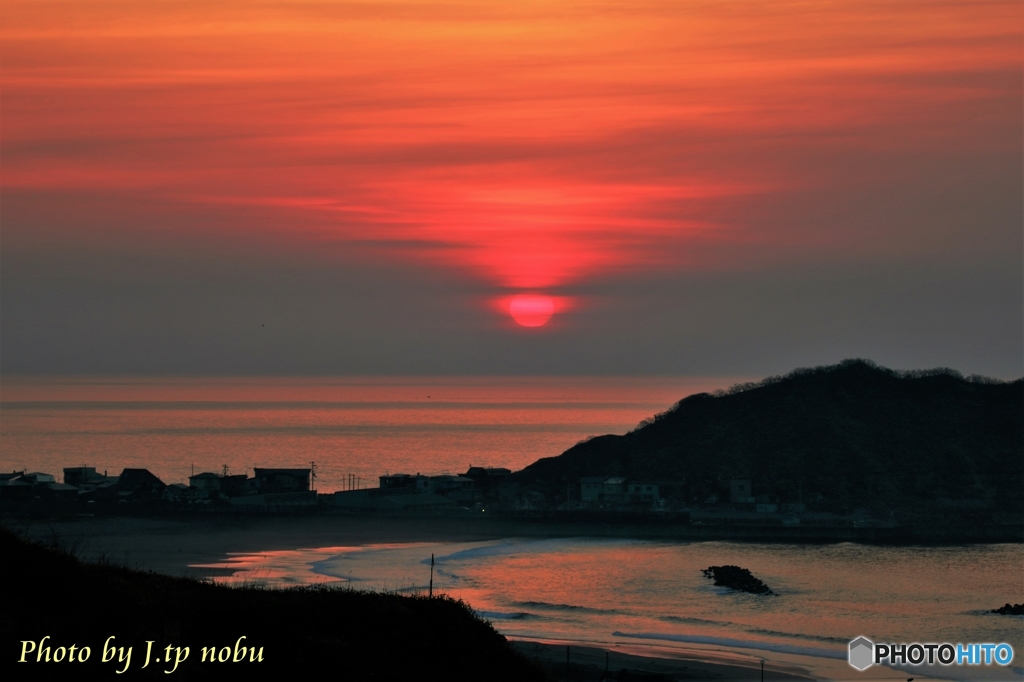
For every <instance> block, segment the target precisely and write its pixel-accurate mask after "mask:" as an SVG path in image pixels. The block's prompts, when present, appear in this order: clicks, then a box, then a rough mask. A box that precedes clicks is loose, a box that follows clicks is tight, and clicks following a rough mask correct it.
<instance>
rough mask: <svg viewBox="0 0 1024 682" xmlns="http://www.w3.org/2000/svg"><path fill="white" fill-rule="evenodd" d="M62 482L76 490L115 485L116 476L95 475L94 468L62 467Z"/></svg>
mask: <svg viewBox="0 0 1024 682" xmlns="http://www.w3.org/2000/svg"><path fill="white" fill-rule="evenodd" d="M64 482H65V483H67V484H68V485H73V486H76V487H78V488H81V487H83V486H98V485H102V484H103V483H117V476H107V472H106V471H104V472H103V473H102V474H98V473H96V468H95V467H64Z"/></svg>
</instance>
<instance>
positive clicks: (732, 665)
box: [12, 516, 1019, 680]
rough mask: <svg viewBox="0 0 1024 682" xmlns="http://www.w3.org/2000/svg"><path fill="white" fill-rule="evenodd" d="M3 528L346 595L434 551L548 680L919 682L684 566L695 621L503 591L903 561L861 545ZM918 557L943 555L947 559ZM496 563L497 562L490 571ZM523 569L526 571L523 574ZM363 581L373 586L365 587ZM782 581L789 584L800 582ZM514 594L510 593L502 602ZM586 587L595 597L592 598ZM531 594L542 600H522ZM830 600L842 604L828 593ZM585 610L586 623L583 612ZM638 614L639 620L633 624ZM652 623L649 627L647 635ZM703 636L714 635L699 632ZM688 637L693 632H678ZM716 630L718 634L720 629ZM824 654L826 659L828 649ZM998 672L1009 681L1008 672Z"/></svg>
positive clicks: (125, 559) (440, 568)
mask: <svg viewBox="0 0 1024 682" xmlns="http://www.w3.org/2000/svg"><path fill="white" fill-rule="evenodd" d="M15 525H17V524H15ZM516 526H519V527H518V528H517V527H516ZM12 529H13V530H15V531H19V530H20V531H22V532H24V533H25V534H27V535H28V536H29V537H32V538H34V539H37V540H41V541H52V540H53V539H54V538H56V539H57V542H58V544H62V545H63V546H64V547H66V548H68V549H69V550H71V551H73V552H75V553H77V554H78V556H80V557H82V558H84V559H87V560H103V561H108V562H111V563H115V564H119V565H125V566H128V567H130V568H135V569H140V570H151V571H156V572H159V573H164V574H168V575H177V576H181V575H186V576H191V577H196V578H204V579H210V580H216V581H218V582H228V583H232V582H235V584H244V583H246V582H251V581H252V580H254V579H255V580H260V579H266V578H268V577H270V578H274V579H273V580H270V581H269V584H270V585H271V586H287V585H289V584H306V583H309V582H317V581H320V580H324V581H331V580H335V581H338V580H341V581H349V583H348V586H349V587H353V588H356V589H381V586H383V589H389V590H397V591H402V592H410V593H425V592H426V590H427V576H428V575H429V573H428V571H429V570H430V566H429V557H430V556H431V555H432V554H435V553H436V554H437V571H436V574H433V577H434V579H435V580H436V583H435V589H437V590H438V592H441V593H446V594H449V595H450V596H453V597H455V598H456V599H464V600H465V601H466V602H467V603H468V604H470V605H471V606H472V607H473V608H474V609H476V610H477V612H478V613H479V614H480V615H481V616H482V617H484V618H486V619H488V620H490V621H491V622H492V623H493V624H494V625H495V627H497V628H498V630H499V631H500V632H502V633H503V634H505V636H506V637H508V638H509V639H510V640H511V641H513V642H515V645H516V647H517V649H519V650H520V651H521V652H523V653H524V654H526V655H529V656H531V657H533V658H537V659H538V660H539V661H541V662H546V663H545V665H547V666H549V667H551V666H554V667H552V668H551V669H552V670H556V668H557V671H562V672H558V674H557V675H556V677H560V676H561V675H562V673H563V672H564V664H565V654H566V647H567V646H568V647H570V665H571V666H580V669H581V670H583V669H586V670H590V671H591V672H593V673H594V674H595V675H598V674H600V673H601V671H603V669H604V668H603V666H604V661H605V656H606V655H607V656H608V658H609V659H610V661H611V662H612V663H614V662H615V661H618V663H617V665H618V666H619V668H626V669H629V670H633V671H648V672H651V673H654V674H665V675H671V676H673V677H674V678H676V679H760V672H761V671H760V660H765V661H766V665H765V675H766V677H765V679H799V678H804V679H826V678H827V679H901V680H905V679H907V677H909V676H913V677H915V679H917V680H923V679H929V677H928V676H927V675H923V674H921V672H920V671H918V670H914V671H912V672H911V673H909V674H908V673H905V672H903V671H894V670H891V669H889V668H885V667H880V666H875V667H873V668H871V669H869V670H868V671H866V672H864V673H858V672H857V671H854V670H853V669H852V668H850V667H849V666H848V664H847V663H846V661H845V655H844V654H843V653H842V652H843V650H844V646H845V644H844V643H839V642H837V641H835V638H831V639H828V641H826V639H822V638H818V639H821V642H819V643H817V644H815V641H814V640H815V636H814V635H810V639H807V636H806V635H805V636H802V640H803V642H804V644H801V641H799V640H793V644H787V643H786V642H787V641H789V640H787V639H785V638H791V637H793V636H794V635H786V634H784V632H785V631H791V632H794V633H795V632H798V631H800V627H801V626H802V627H804V628H805V629H806V628H807V627H813V626H809V625H808V623H813V618H812V614H806V615H799V614H796V615H794V616H787V615H786V612H785V611H783V612H778V613H777V614H776V615H775V616H770V617H769V618H768V620H767V621H765V616H758V615H757V613H759V610H761V608H762V607H761V606H758V604H769V605H770V604H771V603H773V602H758V601H757V598H756V597H753V596H751V595H746V596H744V595H737V594H724V593H722V592H721V590H720V588H712V586H711V585H710V584H707V585H704V584H703V583H700V581H702V580H703V579H702V578H694V577H693V576H690V574H691V573H699V572H698V571H695V570H691V569H686V570H685V571H683V573H678V571H675V572H673V573H672V575H678V576H679V577H678V578H671V577H670V581H671V582H672V583H677V582H678V581H679V580H682V582H679V583H678V584H679V587H677V588H675V591H676V592H678V590H684V591H685V590H689V589H692V588H690V587H687V586H686V583H687V581H689V582H690V583H693V582H694V580H697V581H698V583H699V584H697V586H696V589H698V590H701V591H703V592H702V593H703V594H704V597H703V599H704V600H705V601H707V604H709V606H706V607H704V608H705V612H704V613H701V611H700V609H701V608H702V607H701V606H700V604H698V603H697V602H686V603H687V604H689V605H688V606H686V605H683V606H680V605H677V606H676V607H674V608H675V609H676V610H674V611H671V612H670V613H667V615H665V616H664V617H660V619H658V618H656V619H654V620H651V617H653V616H651V614H649V613H647V611H649V609H650V608H651V606H650V603H649V602H650V597H645V598H644V599H646V600H647V602H644V601H643V600H641V601H640V602H634V603H633V606H629V604H627V603H626V602H628V601H629V599H631V598H632V597H631V596H630V593H631V592H633V591H635V589H636V587H635V584H636V583H635V578H630V576H628V575H621V576H617V577H616V576H611V577H610V578H609V579H610V580H613V581H615V584H616V585H617V586H621V587H622V588H623V589H622V593H623V596H622V597H621V599H622V600H625V601H623V602H622V605H621V607H620V606H618V605H613V608H611V609H609V608H607V607H605V606H602V607H601V608H582V607H581V606H573V605H572V604H573V603H576V604H587V603H590V602H588V601H587V597H581V596H580V595H579V594H577V595H576V596H570V597H559V596H557V595H556V596H551V595H548V596H544V595H543V594H542V593H543V589H542V588H540V587H538V584H530V585H516V584H513V583H515V581H516V580H518V579H520V578H519V576H529V575H531V573H530V572H531V571H534V572H536V571H537V570H538V569H537V566H538V565H540V566H543V565H544V564H545V563H549V564H552V565H554V566H558V567H559V568H558V569H557V571H556V572H555V574H553V575H565V576H567V579H568V580H569V581H570V582H571V581H573V580H577V581H579V582H580V583H581V584H586V582H587V580H592V579H593V578H592V577H588V576H587V570H588V566H591V565H593V566H600V567H604V568H601V571H606V570H607V566H608V563H607V562H608V558H609V557H618V556H625V557H628V558H627V559H626V560H625V561H623V562H620V561H618V560H616V561H615V562H614V563H615V565H620V564H624V565H627V566H628V565H629V564H630V563H631V562H632V563H635V564H636V565H637V568H636V570H637V571H641V573H637V575H641V576H643V581H642V582H643V583H644V588H643V589H647V588H648V585H647V584H648V583H649V585H652V586H657V585H660V584H663V583H664V582H665V576H664V575H659V574H658V573H657V570H656V567H650V568H642V567H643V566H644V562H645V561H647V560H648V557H649V556H650V555H651V553H652V552H653V553H655V554H658V553H662V554H663V553H664V552H665V551H670V550H671V551H674V550H673V548H677V547H684V548H686V547H689V548H691V549H692V550H693V551H696V552H698V553H699V554H700V559H699V560H704V557H705V556H707V557H713V556H725V557H726V558H728V556H731V555H728V554H727V553H728V552H734V553H735V552H739V553H740V554H738V555H737V556H741V557H746V558H747V559H749V561H750V562H752V564H751V565H754V566H755V569H758V568H760V569H761V570H763V571H767V572H768V573H769V574H771V571H772V570H773V569H772V568H771V564H770V563H767V562H768V558H766V557H767V555H764V552H765V551H768V552H770V553H771V552H783V554H785V553H786V552H789V553H792V552H804V553H805V554H806V555H807V556H816V555H819V554H821V553H822V552H826V553H827V552H830V551H831V552H835V551H861V552H865V551H866V552H868V553H869V554H871V555H874V554H875V553H877V552H883V551H889V552H897V553H900V552H903V553H905V552H907V551H913V550H906V549H898V548H895V549H888V550H882V549H878V548H876V549H865V548H863V547H860V548H859V549H858V546H855V545H849V544H848V543H847V544H846V545H841V546H836V547H838V548H839V549H836V547H833V548H813V547H810V548H803V549H801V548H799V547H795V546H792V547H789V548H782V549H778V550H776V549H772V546H757V545H749V546H748V545H742V544H737V543H682V544H680V543H668V542H660V543H659V542H654V541H647V540H630V539H625V538H580V537H567V536H563V537H551V536H550V535H548V536H544V535H543V531H544V526H543V524H509V523H499V522H493V523H491V522H487V521H486V520H478V519H466V518H454V517H452V518H445V517H441V518H395V517H392V518H382V517H345V516H340V517H335V516H313V517H210V518H204V519H201V520H200V519H193V520H171V519H142V518H111V519H97V518H91V519H81V520H76V521H65V522H57V523H29V524H20V527H14V528H12ZM516 530H518V531H520V535H519V536H518V539H516V537H515V535H516V534H515V533H514V532H512V531H516ZM523 531H532V532H533V534H534V535H533V537H526V536H525V534H524V533H523ZM844 547H849V548H850V549H848V550H847V549H843V548H844ZM766 548H767V549H766ZM928 551H934V552H940V553H942V552H946V553H948V552H950V551H953V550H948V549H936V550H928ZM581 552H583V554H581ZM588 552H589V553H588ZM602 552H604V554H603V555H602ZM609 552H610V554H609ZM723 552H725V553H726V554H722V553H723ZM573 557H576V559H578V560H579V561H582V562H583V563H576V564H572V563H565V562H566V561H570V562H571V561H572V560H573ZM740 560H742V559H740ZM495 561H497V562H504V563H497V564H494V563H493V562H495ZM531 561H533V562H534V564H533V565H532V568H531V564H530V562H531ZM488 562H492V563H488ZM509 562H512V563H509ZM524 562H525V563H524ZM488 567H490V568H488ZM548 568H550V566H549V567H548ZM595 570H596V569H595ZM775 570H776V574H777V575H784V571H781V569H775ZM808 570H809V571H810V572H812V573H813V572H816V571H818V569H817V568H815V567H814V566H809V567H808ZM642 571H648V572H647V573H643V572H642ZM367 575H370V576H374V577H375V578H377V579H378V580H377V581H376V582H373V581H371V582H365V580H366V576H367ZM495 575H502V576H509V577H510V578H512V583H509V584H508V585H507V586H504V587H503V588H502V589H501V590H500V591H501V592H506V591H507V592H508V595H506V596H502V597H496V596H495V594H494V592H493V590H492V591H488V590H486V589H482V588H481V587H480V586H481V585H492V586H493V585H494V582H493V581H492V580H490V579H489V577H493V576H495ZM544 575H547V576H548V577H546V578H543V579H542V581H541V582H542V583H546V582H550V580H551V578H550V575H552V574H544ZM761 575H764V573H761ZM360 576H362V577H360ZM769 580H770V581H771V582H772V584H773V587H776V588H780V587H781V591H782V592H783V593H784V595H785V596H784V599H787V600H790V602H789V603H790V604H791V605H792V607H793V608H797V609H802V608H804V607H801V606H799V602H798V601H794V600H798V599H800V596H799V592H800V590H796V591H794V589H793V588H792V586H791V585H789V584H787V583H786V582H782V583H781V586H780V584H779V581H780V580H781V578H779V577H772V578H769ZM361 581H363V582H361ZM631 581H633V582H631ZM793 581H794V582H798V579H797V578H794V579H793ZM705 582H706V581H705ZM506 588H507V589H506ZM653 589H659V588H657V587H655V588H653ZM516 590H519V592H520V593H519V594H517V596H514V597H513V596H512V595H513V593H514V592H516ZM708 590H711V591H710V592H708ZM597 591H598V592H600V591H602V590H600V589H599V588H598V589H597ZM613 591H614V590H613ZM535 594H536V595H540V596H536V597H533V596H528V597H524V596H523V595H535ZM634 596H635V595H634ZM666 596H668V595H666ZM835 598H836V599H839V597H838V596H837V597H835ZM616 599H620V598H619V597H616ZM670 599H671V598H670ZM545 600H546V601H545ZM662 601H663V600H662ZM560 602H569V603H568V604H562V603H560ZM645 603H646V604H647V606H645V605H644V604H645ZM777 603H780V604H781V603H782V602H777ZM773 608H774V607H773ZM622 609H625V610H622ZM752 609H753V610H752ZM589 612H593V615H589V616H587V615H586V614H587V613H589ZM638 613H639V614H642V615H644V617H645V618H646V620H638V618H637V615H638ZM581 614H582V615H581ZM616 614H618V615H616ZM709 614H710V615H709ZM745 614H746V615H745ZM649 616H650V617H649ZM745 617H752V618H754V620H753V621H749V623H748V625H747V626H743V627H741V628H740V629H739V630H737V632H739V633H740V635H741V636H746V635H743V633H744V632H751V633H756V632H762V633H770V632H772V631H774V630H776V629H777V630H780V632H778V633H776V634H775V635H770V634H768V635H756V634H755V635H754V639H753V640H750V642H749V643H745V642H744V641H740V640H737V639H735V638H733V639H730V638H729V637H723V636H722V635H721V633H720V632H715V631H713V630H708V627H710V626H708V625H707V623H710V622H711V621H709V620H708V618H712V619H715V618H724V619H725V620H727V621H736V623H739V624H740V625H742V623H743V622H744V621H743V618H745ZM819 617H824V618H826V619H827V618H830V617H831V614H828V613H825V614H819ZM580 618H583V620H582V621H581V620H579V619H580ZM737 618H738V619H740V620H738V621H737V620H736V619H737ZM787 618H788V619H789V620H788V621H787ZM918 620H920V619H918ZM687 622H688V623H690V624H689V625H687V624H686V623H687ZM826 622H827V621H826ZM911 622H915V621H913V620H912V621H911ZM986 622H989V623H996V624H997V625H1004V624H1005V626H1006V627H1008V628H1012V627H1013V626H1014V625H1015V624H1019V622H1018V621H1016V620H1012V621H1011V620H999V619H998V617H996V619H995V620H991V619H990V620H988V621H986ZM658 623H660V625H658ZM766 623H767V624H768V625H770V627H769V629H765V624H766ZM651 624H653V625H651ZM751 626H753V628H752V629H751ZM652 627H653V628H660V629H654V630H652V629H651V628H652ZM560 628H561V629H560ZM613 630H614V632H613ZM620 630H622V631H620ZM709 632H710V634H712V635H715V636H704V635H706V634H707V633H709ZM722 632H724V631H722ZM673 633H684V634H683V636H680V635H679V634H673ZM694 633H696V634H697V635H700V636H687V634H689V635H693V634H694ZM701 633H704V635H702V634H701ZM724 634H725V635H729V633H728V632H725V633H724ZM765 637H767V639H765ZM780 637H783V639H780ZM772 642H774V644H773V643H772ZM822 647H825V649H823V648H822ZM826 649H827V651H826ZM832 651H834V652H835V653H829V652H832ZM572 652H577V653H572ZM815 652H821V653H819V654H816V653H815ZM808 654H810V655H808ZM823 656H824V657H823ZM630 657H633V658H630ZM575 669H576V668H575V667H573V670H575ZM557 671H556V672H557ZM978 672H980V671H978ZM993 672H995V671H993ZM998 672H1000V673H1010V671H1009V670H1006V669H1003V670H999V671H998ZM595 679H600V678H599V677H596V678H595Z"/></svg>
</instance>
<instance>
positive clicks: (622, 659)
mask: <svg viewBox="0 0 1024 682" xmlns="http://www.w3.org/2000/svg"><path fill="white" fill-rule="evenodd" d="M512 645H513V646H514V647H515V649H516V650H518V651H519V652H520V653H522V654H523V655H524V656H526V657H528V658H532V659H534V660H536V661H539V662H540V663H541V664H542V665H544V666H545V667H546V668H547V669H548V670H549V672H551V673H552V674H553V675H554V676H555V677H556V679H564V677H565V671H566V653H567V652H568V659H569V660H568V667H569V679H573V680H575V679H586V680H591V679H593V680H600V679H603V678H607V679H616V676H617V675H619V671H620V670H628V671H629V672H630V673H632V674H634V675H636V676H637V677H640V676H641V675H650V676H657V675H664V677H665V679H677V680H760V679H761V669H760V667H749V666H742V665H736V664H735V658H736V657H735V656H732V657H728V658H732V659H734V660H733V664H731V665H730V664H727V663H725V662H719V663H713V662H709V661H707V660H703V659H704V658H707V655H706V654H702V659H697V658H693V657H687V656H686V655H685V654H683V653H680V652H673V651H668V650H665V649H664V648H658V647H649V648H648V647H643V646H619V645H616V646H610V647H602V646H599V645H595V646H585V645H583V646H581V645H579V644H577V643H573V642H553V641H544V642H534V641H529V640H516V641H514V642H513V643H512ZM722 658H723V659H727V655H723V656H722ZM750 663H751V664H752V665H756V664H757V661H750ZM606 670H607V671H608V672H607V674H606V673H605V671H606ZM801 672H803V671H801V670H800V669H799V668H797V667H796V666H793V667H789V666H784V665H779V664H777V663H768V664H766V666H765V669H764V679H765V680H810V679H814V678H813V677H810V676H808V675H806V674H800V673H801Z"/></svg>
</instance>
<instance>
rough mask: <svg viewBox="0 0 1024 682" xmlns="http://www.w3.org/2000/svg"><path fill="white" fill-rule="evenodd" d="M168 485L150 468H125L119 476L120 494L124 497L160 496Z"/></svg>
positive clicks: (118, 486)
mask: <svg viewBox="0 0 1024 682" xmlns="http://www.w3.org/2000/svg"><path fill="white" fill-rule="evenodd" d="M166 487H167V485H166V484H165V483H164V482H163V481H161V480H160V479H159V478H157V477H156V476H154V475H153V474H152V473H151V472H150V470H149V469H124V470H123V471H122V472H121V475H120V476H118V477H117V488H118V495H120V496H122V497H128V496H132V497H135V498H142V497H160V496H161V495H163V492H164V488H166Z"/></svg>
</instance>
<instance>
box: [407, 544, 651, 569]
mask: <svg viewBox="0 0 1024 682" xmlns="http://www.w3.org/2000/svg"><path fill="white" fill-rule="evenodd" d="M623 542H626V543H634V542H636V541H632V540H625V541H623ZM580 543H581V540H580V539H578V538H576V539H565V538H549V539H544V540H512V541H509V540H506V541H503V542H496V543H494V544H489V545H483V546H480V547H469V548H467V549H460V550H458V551H456V552H452V553H451V554H445V555H442V556H436V557H434V562H435V563H438V564H439V563H444V562H449V561H467V560H471V559H482V558H486V557H493V556H507V555H510V554H525V553H542V554H543V553H552V552H559V551H562V550H565V549H569V548H571V547H575V546H578V545H579V544H580ZM606 544H607V543H606ZM420 563H424V564H429V563H430V559H423V560H422V561H421V562H420Z"/></svg>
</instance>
